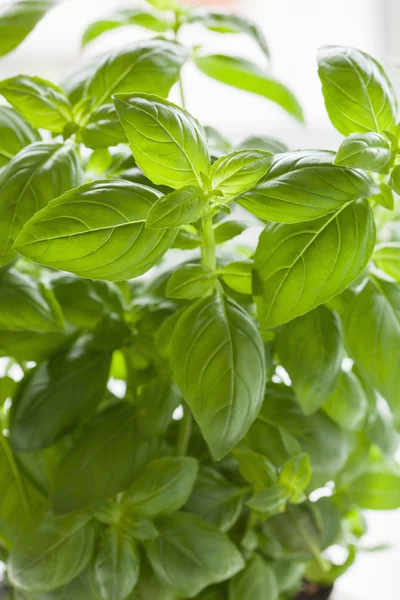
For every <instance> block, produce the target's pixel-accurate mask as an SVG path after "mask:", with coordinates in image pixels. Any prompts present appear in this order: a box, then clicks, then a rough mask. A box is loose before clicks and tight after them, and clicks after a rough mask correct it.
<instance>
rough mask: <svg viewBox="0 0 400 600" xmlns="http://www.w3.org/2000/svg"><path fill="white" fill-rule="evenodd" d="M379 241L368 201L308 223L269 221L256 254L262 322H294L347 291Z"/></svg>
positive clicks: (264, 325) (266, 323) (351, 205)
mask: <svg viewBox="0 0 400 600" xmlns="http://www.w3.org/2000/svg"><path fill="white" fill-rule="evenodd" d="M374 242H375V225H374V221H373V218H372V212H371V208H370V206H369V204H367V203H366V202H365V201H363V202H356V203H354V202H353V203H351V204H345V205H344V206H343V208H341V209H339V210H338V211H337V212H336V213H334V214H333V215H329V216H327V217H321V218H319V219H315V220H314V221H310V222H308V223H307V224H304V223H295V224H284V225H277V224H269V225H267V227H266V228H265V229H264V231H263V233H262V234H261V237H260V240H259V243H258V247H257V250H256V254H255V257H254V266H255V280H254V281H253V286H255V288H254V293H255V299H256V303H257V309H258V314H259V318H260V321H261V325H262V327H264V328H270V327H275V326H276V325H280V324H281V323H285V322H287V321H290V320H291V319H294V318H295V317H297V316H299V315H302V314H304V313H306V312H308V311H309V310H311V309H312V308H315V307H316V306H319V305H320V304H322V303H324V302H326V301H327V300H329V299H330V298H332V297H333V296H335V295H337V294H339V293H340V292H342V291H343V290H344V289H345V288H346V287H347V286H348V285H350V283H352V282H353V281H354V279H355V278H356V277H357V275H359V273H361V271H362V270H363V269H364V267H365V266H366V264H367V263H368V260H369V258H370V255H371V253H372V250H373V246H374ZM349 257H351V260H349Z"/></svg>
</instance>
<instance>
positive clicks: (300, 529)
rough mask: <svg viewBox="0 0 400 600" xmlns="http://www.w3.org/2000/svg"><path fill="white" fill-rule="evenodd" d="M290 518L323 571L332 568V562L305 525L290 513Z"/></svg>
mask: <svg viewBox="0 0 400 600" xmlns="http://www.w3.org/2000/svg"><path fill="white" fill-rule="evenodd" d="M289 518H290V520H291V521H292V523H293V525H294V527H295V529H297V531H298V532H299V534H300V535H301V537H302V538H303V540H304V541H305V544H306V546H307V548H308V549H309V551H310V552H311V554H312V556H313V558H314V560H315V562H316V563H317V565H318V566H319V568H320V569H321V571H322V572H323V573H327V572H328V571H329V570H330V564H329V563H328V562H327V561H326V560H325V559H324V557H323V556H322V554H321V551H320V549H319V547H318V544H316V543H315V541H314V540H313V539H312V538H311V536H309V535H308V533H307V531H306V530H305V529H304V527H303V526H302V525H301V524H300V523H299V522H298V521H297V520H296V519H294V518H293V517H292V516H291V515H290V514H289Z"/></svg>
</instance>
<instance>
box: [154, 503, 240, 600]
mask: <svg viewBox="0 0 400 600" xmlns="http://www.w3.org/2000/svg"><path fill="white" fill-rule="evenodd" d="M157 526H158V529H159V531H160V537H159V538H157V539H156V540H152V541H149V542H147V543H146V550H147V554H148V556H149V559H150V562H151V565H152V567H153V569H154V570H155V572H156V574H157V575H158V576H159V577H160V579H162V580H163V581H165V583H167V584H168V585H170V586H171V587H172V588H173V589H175V590H176V591H177V592H178V594H179V595H180V596H184V597H186V598H193V597H194V596H196V594H198V593H199V592H201V590H203V589H204V588H205V587H207V586H208V585H211V584H213V583H219V582H220V581H224V580H225V579H229V578H230V577H233V575H235V574H236V573H237V572H238V571H239V570H240V569H242V567H243V558H242V556H241V555H240V553H239V552H238V550H237V548H236V547H235V546H234V545H233V544H232V542H231V541H230V539H229V538H228V536H226V535H225V534H223V533H221V532H220V531H219V530H218V529H217V528H216V527H215V525H212V524H210V523H208V522H207V521H205V520H204V519H201V518H200V517H197V516H195V515H190V514H188V513H182V512H181V513H177V514H174V515H170V516H169V517H164V518H163V519H162V520H161V519H160V520H159V521H158V522H157Z"/></svg>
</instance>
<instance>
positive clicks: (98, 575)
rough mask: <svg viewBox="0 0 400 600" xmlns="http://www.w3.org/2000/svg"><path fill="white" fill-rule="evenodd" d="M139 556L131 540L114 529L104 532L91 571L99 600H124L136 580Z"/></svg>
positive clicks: (91, 580) (92, 584)
mask: <svg viewBox="0 0 400 600" xmlns="http://www.w3.org/2000/svg"><path fill="white" fill-rule="evenodd" d="M139 564H140V563H139V554H138V551H137V548H136V544H135V542H134V541H133V540H132V538H131V537H130V536H129V535H127V534H126V533H124V532H123V531H122V530H120V529H119V528H118V526H116V527H110V528H109V529H107V530H106V531H104V532H103V535H102V537H101V540H100V543H99V546H98V548H97V552H96V555H95V557H94V562H93V563H92V565H91V569H90V582H91V586H92V588H93V590H94V591H95V594H96V597H98V598H99V600H110V598H112V600H125V598H127V597H128V596H129V594H130V593H131V591H132V590H133V588H134V587H135V585H136V583H137V581H138V578H139Z"/></svg>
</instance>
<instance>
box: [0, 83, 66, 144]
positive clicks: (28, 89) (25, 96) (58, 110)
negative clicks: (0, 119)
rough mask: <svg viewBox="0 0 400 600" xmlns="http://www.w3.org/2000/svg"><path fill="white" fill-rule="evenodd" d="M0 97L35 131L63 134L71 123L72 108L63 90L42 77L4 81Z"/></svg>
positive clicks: (1, 85)
mask: <svg viewBox="0 0 400 600" xmlns="http://www.w3.org/2000/svg"><path fill="white" fill-rule="evenodd" d="M0 94H1V95H2V96H3V97H4V98H5V99H6V100H7V102H9V103H10V104H11V106H13V107H14V108H15V109H16V110H17V111H18V112H19V113H20V114H21V115H22V116H23V117H24V118H25V119H26V120H27V121H29V123H30V124H31V125H33V127H41V128H43V129H48V130H49V131H53V132H55V133H60V131H63V129H64V127H65V126H66V125H67V123H70V122H71V121H72V106H71V104H70V101H69V100H68V98H67V97H66V96H65V94H64V92H63V90H62V89H61V88H60V87H59V86H58V85H54V83H51V82H50V81H46V80H45V79H41V78H40V77H31V76H29V75H17V76H16V77H11V78H10V79H3V80H2V81H0Z"/></svg>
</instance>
